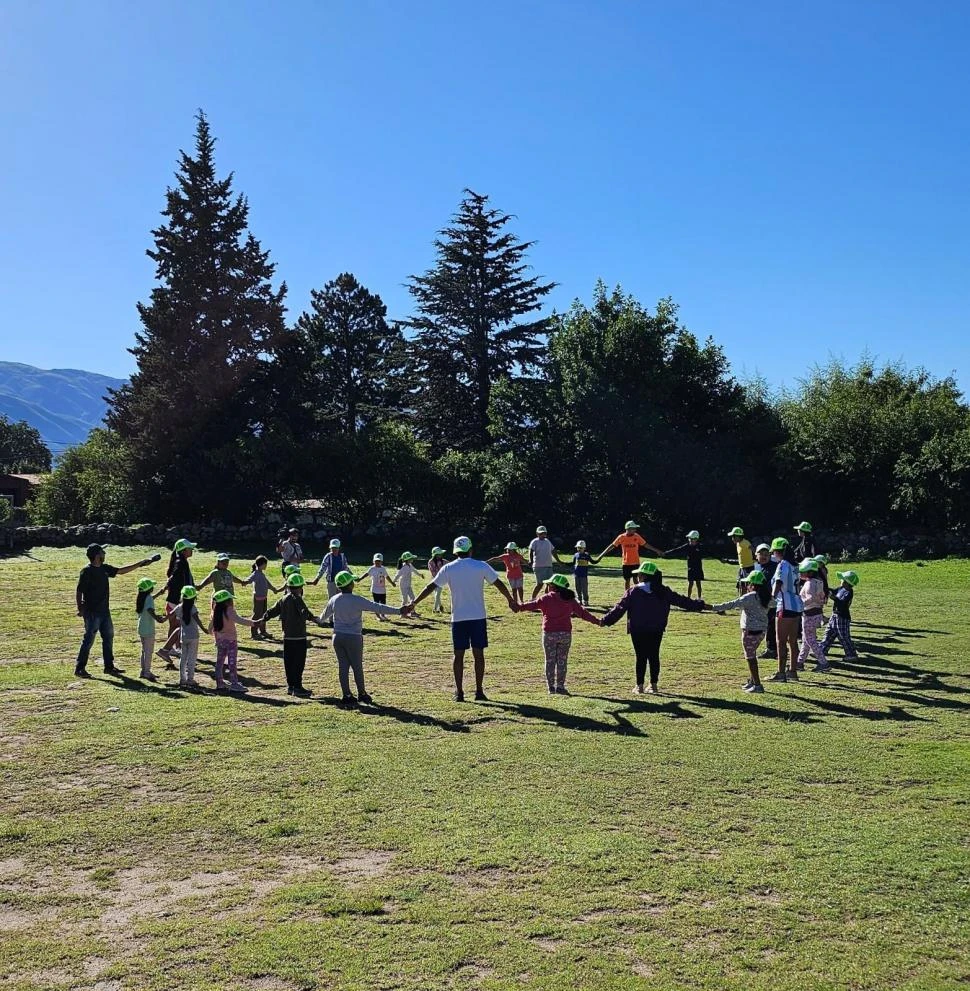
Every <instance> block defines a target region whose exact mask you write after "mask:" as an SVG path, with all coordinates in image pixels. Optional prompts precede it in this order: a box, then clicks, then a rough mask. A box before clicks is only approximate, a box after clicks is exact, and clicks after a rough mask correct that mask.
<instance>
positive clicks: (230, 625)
mask: <svg viewBox="0 0 970 991" xmlns="http://www.w3.org/2000/svg"><path fill="white" fill-rule="evenodd" d="M236 623H242V624H243V626H249V627H254V626H257V625H258V622H254V621H253V620H251V619H245V618H244V617H242V616H240V615H239V614H238V613H237V612H236V608H235V606H234V605H233V594H232V592H230V591H229V590H228V589H222V590H221V591H219V592H216V594H215V595H214V596H212V635H213V636H214V637H215V638H216V672H215V674H216V691H219V692H221V691H224V690H225V687H226V682H225V676H226V675H227V674H228V675H229V691H230V692H244V691H246V688H245V686H244V685H243V684H242V682H241V681H240V680H239V673H238V671H237V669H236V662H237V658H238V656H239V642H238V635H237V633H236Z"/></svg>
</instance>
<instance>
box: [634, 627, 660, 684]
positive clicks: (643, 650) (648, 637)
mask: <svg viewBox="0 0 970 991" xmlns="http://www.w3.org/2000/svg"><path fill="white" fill-rule="evenodd" d="M663 638H664V635H663V631H662V630H661V631H660V632H659V633H631V634H630V639H631V640H632V641H633V652H634V653H635V654H636V655H637V684H638V685H642V684H643V678H644V675H645V674H646V673H647V665H648V664H649V665H650V684H651V685H656V684H657V682H658V681H659V680H660V641H661V640H663Z"/></svg>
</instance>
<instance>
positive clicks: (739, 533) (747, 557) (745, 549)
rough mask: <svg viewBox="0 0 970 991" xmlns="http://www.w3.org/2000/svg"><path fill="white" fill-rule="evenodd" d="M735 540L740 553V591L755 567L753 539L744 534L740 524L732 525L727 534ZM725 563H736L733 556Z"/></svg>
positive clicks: (726, 559)
mask: <svg viewBox="0 0 970 991" xmlns="http://www.w3.org/2000/svg"><path fill="white" fill-rule="evenodd" d="M727 535H728V536H729V537H730V538H731V539H732V540H733V541H734V546H735V548H736V550H737V553H738V593H739V594H740V593H741V591H742V590H743V588H744V579H745V578H746V577H747V576H748V574H749V573H750V572H751V571H752V570H753V569H754V554H752V553H751V541H750V540H748V539H747V537H745V535H744V530H742V529H741V527H739V526H735V527H732V528H731V529H730V530H728V534H727ZM724 563H725V564H734V561H733V560H732V559H731V558H725V560H724Z"/></svg>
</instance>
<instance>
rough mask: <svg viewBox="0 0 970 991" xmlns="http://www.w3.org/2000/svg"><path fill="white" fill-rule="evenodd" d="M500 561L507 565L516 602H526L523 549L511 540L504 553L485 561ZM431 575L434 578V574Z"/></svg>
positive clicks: (491, 562)
mask: <svg viewBox="0 0 970 991" xmlns="http://www.w3.org/2000/svg"><path fill="white" fill-rule="evenodd" d="M499 561H501V562H502V564H504V565H505V577H506V579H507V580H508V583H509V588H510V589H512V598H513V599H514V600H515V601H516V602H524V601H525V572H524V571H523V570H522V569H523V566H524V565H525V557H524V556H523V554H522V551H520V550H519V548H518V547H516V545H515V541H513V540H510V541H509V542H508V543H507V544H506V545H505V553H504V554H499V555H498V557H490V558H489V559H488V560H487V561H486V562H485V563H486V564H498V562H499ZM429 568H430V565H429ZM431 577H432V578H434V574H432V576H431Z"/></svg>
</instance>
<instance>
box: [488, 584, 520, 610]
mask: <svg viewBox="0 0 970 991" xmlns="http://www.w3.org/2000/svg"><path fill="white" fill-rule="evenodd" d="M492 584H493V585H494V586H495V588H497V589H498V590H499V591H500V592H501V593H502V595H504V596H505V601H506V602H507V603H508V604H509V609H511V610H512V612H515V599H513V598H512V593H511V592H510V591H509V587H508V585H506V584H505V582H503V581H502V579H501V578H499V579H497V580H496V581H494V582H492Z"/></svg>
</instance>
